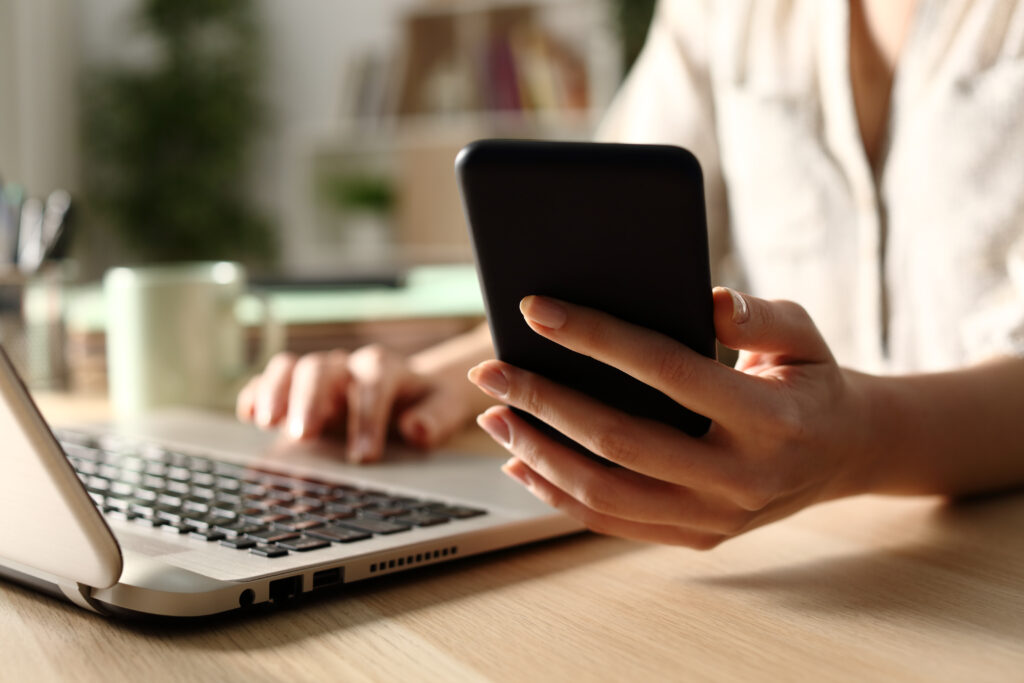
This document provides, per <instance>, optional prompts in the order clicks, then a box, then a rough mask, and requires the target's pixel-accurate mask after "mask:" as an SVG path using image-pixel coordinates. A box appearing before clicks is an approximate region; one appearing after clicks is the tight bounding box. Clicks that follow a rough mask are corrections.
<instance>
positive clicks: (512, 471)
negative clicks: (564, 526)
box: [502, 457, 726, 550]
mask: <svg viewBox="0 0 1024 683" xmlns="http://www.w3.org/2000/svg"><path fill="white" fill-rule="evenodd" d="M502 470H503V471H504V472H505V474H507V475H509V476H510V477H512V478H513V479H516V480H518V481H519V482H520V483H522V484H523V485H524V486H526V488H527V489H528V490H529V491H530V493H532V494H533V495H535V496H536V497H537V498H539V499H540V500H542V501H544V502H545V503H547V504H548V505H550V506H552V507H554V508H557V509H559V510H561V511H562V512H564V513H566V514H567V515H569V516H570V517H573V518H574V519H577V520H578V521H580V522H581V523H582V524H584V525H585V526H586V527H587V528H588V529H590V530H591V531H596V532H597V533H601V534H609V535H612V536H622V537H623V538H632V539H635V540H638V541H646V542H649V543H665V544H671V545H682V546H686V547H689V548H695V549H698V550H710V549H711V548H714V547H715V546H717V545H718V544H720V543H721V542H722V541H723V540H725V538H726V537H725V536H722V535H719V534H713V533H705V532H701V531H696V530H694V529H688V528H685V527H678V526H673V525H668V524H644V523H641V522H632V521H629V520H624V519H620V518H617V517H612V516H610V515H606V514H602V513H600V512H597V511H596V510H593V509H592V508H589V507H587V506H586V505H584V504H583V503H581V502H579V501H578V500H576V499H575V498H573V497H572V496H570V495H569V494H567V493H565V492H564V491H563V490H561V489H560V488H558V487H557V486H555V485H554V484H552V483H551V482H549V481H547V480H546V479H545V478H544V477H543V476H541V475H540V474H539V473H537V472H536V471H534V470H532V469H531V468H530V467H529V466H528V465H526V464H525V463H523V461H521V460H519V459H518V458H515V457H513V458H512V459H510V460H509V461H508V462H507V463H505V465H504V466H503V467H502Z"/></svg>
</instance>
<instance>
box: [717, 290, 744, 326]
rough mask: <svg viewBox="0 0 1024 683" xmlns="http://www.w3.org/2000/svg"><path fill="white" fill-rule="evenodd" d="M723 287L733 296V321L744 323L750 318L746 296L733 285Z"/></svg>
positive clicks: (738, 323) (739, 323)
mask: <svg viewBox="0 0 1024 683" xmlns="http://www.w3.org/2000/svg"><path fill="white" fill-rule="evenodd" d="M722 289H724V290H725V291H727V292H729V296H731V297H732V321H733V322H734V323H736V324H737V325H742V324H743V323H745V322H747V321H748V320H750V309H749V308H748V307H747V300H746V299H745V298H744V296H743V295H742V294H740V293H739V292H737V291H736V290H735V289H732V288H731V287H723V288H722Z"/></svg>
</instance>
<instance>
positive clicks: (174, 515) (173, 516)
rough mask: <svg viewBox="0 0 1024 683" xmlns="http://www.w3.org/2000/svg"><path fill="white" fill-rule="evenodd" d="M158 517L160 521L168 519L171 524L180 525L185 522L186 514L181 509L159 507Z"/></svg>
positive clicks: (157, 510)
mask: <svg viewBox="0 0 1024 683" xmlns="http://www.w3.org/2000/svg"><path fill="white" fill-rule="evenodd" d="M156 516H157V517H159V518H160V519H166V520H167V521H168V522H170V523H171V524H178V523H181V522H184V520H185V513H184V512H182V511H181V510H180V509H179V508H176V507H169V506H157V508H156Z"/></svg>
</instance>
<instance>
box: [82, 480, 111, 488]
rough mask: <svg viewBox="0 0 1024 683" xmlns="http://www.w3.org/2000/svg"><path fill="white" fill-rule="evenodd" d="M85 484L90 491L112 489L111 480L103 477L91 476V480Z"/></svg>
mask: <svg viewBox="0 0 1024 683" xmlns="http://www.w3.org/2000/svg"><path fill="white" fill-rule="evenodd" d="M85 485H86V487H88V489H89V490H90V491H109V490H110V480H109V479H104V478H103V477H89V480H88V481H87V482H85Z"/></svg>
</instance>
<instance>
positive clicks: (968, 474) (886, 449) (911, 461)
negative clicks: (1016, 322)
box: [856, 358, 1024, 495]
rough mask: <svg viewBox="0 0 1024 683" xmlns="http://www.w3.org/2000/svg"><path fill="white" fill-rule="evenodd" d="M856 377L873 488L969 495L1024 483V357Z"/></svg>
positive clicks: (899, 491)
mask: <svg viewBox="0 0 1024 683" xmlns="http://www.w3.org/2000/svg"><path fill="white" fill-rule="evenodd" d="M856 381H858V382H860V383H861V384H862V387H863V389H864V391H865V395H866V396H868V397H869V400H870V405H871V418H870V421H871V425H870V433H871V434H873V435H874V438H872V439H868V440H867V442H866V444H867V449H868V450H869V451H870V452H868V453H866V454H865V461H866V462H868V463H870V470H871V475H870V476H869V478H868V486H867V488H868V489H869V490H870V491H873V492H877V493H895V494H933V493H934V494H946V495H966V494H971V493H979V492H984V491H995V490H1000V489H1008V488H1014V487H1017V486H1022V485H1024V359H1021V358H1002V359H998V360H993V361H990V362H987V363H984V364H982V365H977V366H973V367H970V368H965V369H963V370H957V371H953V372H946V373H936V374H923V375H908V376H903V377H867V376H863V375H860V376H858V378H857V380H856Z"/></svg>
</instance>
